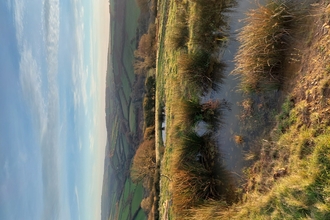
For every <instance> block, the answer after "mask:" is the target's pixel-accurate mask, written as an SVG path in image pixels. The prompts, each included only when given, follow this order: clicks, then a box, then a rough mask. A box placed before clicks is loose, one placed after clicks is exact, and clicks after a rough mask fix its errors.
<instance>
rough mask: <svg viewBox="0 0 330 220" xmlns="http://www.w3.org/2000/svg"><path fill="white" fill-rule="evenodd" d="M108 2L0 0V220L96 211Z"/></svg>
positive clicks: (86, 215)
mask: <svg viewBox="0 0 330 220" xmlns="http://www.w3.org/2000/svg"><path fill="white" fill-rule="evenodd" d="M108 4H109V3H108V1H107V0H105V1H103V0H93V1H88V0H86V1H84V0H29V1H26V0H3V1H0V29H1V32H0V219H6V220H7V219H26V220H28V219H33V220H37V219H49V220H51V219H93V220H94V219H100V214H101V191H102V180H103V164H104V151H105V145H106V128H105V74H106V59H107V57H106V56H107V49H108V35H109V13H108V8H109V7H108Z"/></svg>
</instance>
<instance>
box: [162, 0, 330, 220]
mask: <svg viewBox="0 0 330 220" xmlns="http://www.w3.org/2000/svg"><path fill="white" fill-rule="evenodd" d="M329 15H330V6H329V2H328V1H318V2H317V3H315V2H314V3H313V4H311V9H310V10H309V13H307V14H305V15H304V18H303V19H304V21H303V22H302V23H301V24H303V25H301V26H299V27H298V28H297V34H296V35H294V36H293V37H294V42H295V43H294V44H292V45H290V51H291V55H289V56H288V60H287V61H288V62H287V65H286V66H285V68H284V72H285V74H284V79H285V80H284V81H283V85H282V89H281V91H282V94H281V95H280V96H279V98H278V100H277V101H278V102H279V103H282V106H281V108H280V109H279V112H280V113H278V114H277V109H274V111H273V112H272V113H271V114H272V115H273V117H274V119H273V121H274V128H273V129H272V130H271V132H269V134H265V136H263V137H261V138H259V139H257V140H254V145H255V146H254V147H252V148H251V149H250V152H249V153H248V154H247V159H250V160H251V166H250V167H249V168H248V169H246V170H245V174H246V178H247V181H246V183H245V185H244V187H243V188H242V189H241V190H242V193H241V195H242V197H241V200H240V202H238V203H236V204H234V205H232V206H227V207H226V208H225V206H224V204H223V203H217V202H210V203H209V204H207V205H205V206H203V207H198V208H197V209H195V210H191V213H192V216H191V217H190V219H330V174H329V170H330V157H329V155H330V115H329V114H330V52H329V51H330V26H329V24H330V16H329ZM169 17H171V16H169ZM166 61H167V62H168V63H167V64H168V68H171V66H170V65H171V62H170V60H166ZM166 73H167V72H166ZM169 82H171V81H169ZM169 82H167V83H169ZM173 83H174V82H173ZM166 86H167V88H170V85H169V84H167V85H166ZM165 91H166V97H167V98H168V97H172V96H171V90H169V89H168V90H165ZM259 97H260V99H258V100H259V101H258V102H257V103H255V104H254V105H255V107H254V108H249V105H251V103H252V102H249V100H247V101H246V102H245V103H243V105H244V106H243V108H244V110H245V113H246V114H254V112H253V111H255V110H256V109H257V110H258V111H259V112H261V113H262V111H265V112H266V114H270V113H269V106H268V107H267V105H266V103H267V100H265V97H266V96H262V95H260V96H259ZM171 110H172V109H170V108H169V106H166V113H167V114H170V113H171ZM249 111H252V112H249ZM275 115H277V116H275ZM254 120H257V121H256V122H258V120H263V118H262V117H259V118H254ZM170 128H171V118H168V121H167V129H170ZM252 129H253V127H252ZM167 140H168V138H167ZM170 149H171V148H169V143H167V146H166V148H165V156H164V158H163V161H162V163H163V164H162V165H163V167H162V174H164V176H163V177H162V180H161V187H162V189H161V195H160V197H161V198H160V205H159V207H160V216H161V217H162V219H175V215H174V214H173V212H172V210H171V204H172V200H171V196H172V195H171V194H172V192H173V191H172V188H171V182H172V179H171V172H170V168H171V167H170V166H168V164H169V163H170V162H171V157H170V156H168V155H170V153H171V152H170ZM165 175H166V176H165ZM168 176H169V177H168ZM238 191H239V190H238Z"/></svg>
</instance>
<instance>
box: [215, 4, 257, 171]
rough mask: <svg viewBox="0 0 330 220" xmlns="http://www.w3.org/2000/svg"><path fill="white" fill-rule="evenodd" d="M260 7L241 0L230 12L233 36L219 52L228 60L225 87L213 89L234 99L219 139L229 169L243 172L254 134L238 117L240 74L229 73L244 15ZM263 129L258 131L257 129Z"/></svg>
mask: <svg viewBox="0 0 330 220" xmlns="http://www.w3.org/2000/svg"><path fill="white" fill-rule="evenodd" d="M259 3H260V4H262V1H259ZM256 7H257V4H256V3H255V2H254V1H246V0H241V1H238V5H237V7H236V8H234V9H233V11H232V12H230V13H228V15H229V26H230V40H229V43H228V45H227V47H226V48H225V51H223V52H221V54H219V56H220V57H221V58H222V59H223V61H225V62H226V64H227V66H228V67H227V69H226V72H225V75H226V79H225V82H224V84H223V85H222V88H221V90H220V91H219V92H213V93H212V94H211V98H213V99H220V100H222V99H226V100H227V101H228V102H230V103H231V110H230V111H227V112H226V115H225V118H224V120H225V123H224V125H223V127H222V128H221V130H220V131H219V135H218V137H219V138H218V141H219V143H220V151H221V152H222V154H223V162H224V164H225V166H226V167H227V168H228V170H229V171H231V172H232V173H235V174H237V175H236V176H240V175H241V174H242V169H243V168H244V167H245V166H246V165H247V163H246V162H245V160H244V153H245V152H246V151H247V150H248V148H249V146H248V144H249V143H251V142H252V141H249V142H246V140H247V138H246V137H245V135H249V138H251V137H252V136H253V135H255V134H247V131H246V130H245V128H244V126H243V125H242V122H241V120H240V118H239V115H240V112H241V109H242V107H241V106H240V103H241V102H242V101H243V100H244V95H243V94H242V92H240V91H239V83H240V80H239V79H238V78H237V76H234V75H231V74H230V73H231V72H232V70H233V69H234V67H235V63H234V57H235V54H236V52H237V50H238V47H239V42H238V41H237V34H238V32H239V30H240V29H241V28H242V27H243V24H244V22H243V19H244V18H245V17H246V12H248V11H249V10H250V9H254V8H256ZM258 132H259V133H260V132H262V131H257V133H258ZM235 135H237V136H240V137H241V136H242V138H243V140H244V141H243V143H240V144H239V143H236V141H235V138H234V137H235Z"/></svg>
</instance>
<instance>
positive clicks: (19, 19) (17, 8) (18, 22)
mask: <svg viewBox="0 0 330 220" xmlns="http://www.w3.org/2000/svg"><path fill="white" fill-rule="evenodd" d="M24 9H25V5H24V1H21V0H15V1H14V20H15V28H16V40H17V42H18V45H19V46H22V44H23V29H24V25H23V20H24V11H25V10H24Z"/></svg>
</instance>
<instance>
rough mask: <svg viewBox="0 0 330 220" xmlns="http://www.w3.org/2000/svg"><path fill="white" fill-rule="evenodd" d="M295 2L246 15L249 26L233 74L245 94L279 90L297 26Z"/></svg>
mask: <svg viewBox="0 0 330 220" xmlns="http://www.w3.org/2000/svg"><path fill="white" fill-rule="evenodd" d="M295 10H296V5H295V4H294V2H293V1H285V0H275V1H269V3H268V4H267V5H265V6H259V7H258V8H257V9H255V10H251V11H249V12H248V13H247V18H246V20H245V22H246V25H245V26H244V27H243V28H242V30H241V32H240V33H239V36H238V40H239V42H240V43H241V46H240V47H239V50H238V53H237V55H236V58H235V60H236V68H235V70H234V71H233V73H234V74H237V75H238V76H239V77H240V78H241V80H242V83H241V88H242V90H243V91H244V92H260V91H265V90H272V89H277V88H279V87H280V85H281V83H282V82H283V80H284V78H283V67H284V64H285V63H286V59H287V56H286V55H287V50H288V48H289V45H290V43H291V42H292V40H293V39H292V36H293V33H292V31H293V26H294V25H299V23H297V16H298V15H297V12H296V11H295Z"/></svg>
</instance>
